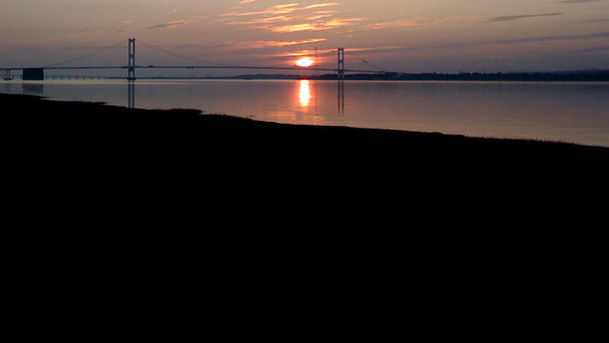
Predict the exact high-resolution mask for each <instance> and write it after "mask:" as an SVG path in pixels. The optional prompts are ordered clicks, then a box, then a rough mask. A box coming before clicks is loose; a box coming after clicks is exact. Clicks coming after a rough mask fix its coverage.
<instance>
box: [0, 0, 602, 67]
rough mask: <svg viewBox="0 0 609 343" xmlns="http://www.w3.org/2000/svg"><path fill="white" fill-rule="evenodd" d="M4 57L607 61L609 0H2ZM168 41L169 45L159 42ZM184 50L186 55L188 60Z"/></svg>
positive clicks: (0, 51) (447, 63) (372, 62)
mask: <svg viewBox="0 0 609 343" xmlns="http://www.w3.org/2000/svg"><path fill="white" fill-rule="evenodd" d="M0 8H1V9H0V66H25V65H47V64H51V63H53V62H57V61H63V60H66V59H70V58H72V57H78V56H83V55H87V54H90V53H93V52H96V51H99V50H100V49H102V48H104V47H108V46H113V45H117V44H118V43H121V42H125V47H124V49H123V48H120V47H117V48H115V49H108V50H107V51H104V53H100V54H99V55H95V56H94V57H91V58H90V59H86V58H85V59H79V60H76V61H74V62H73V63H71V64H77V65H84V64H90V63H94V64H107V65H112V64H126V56H125V55H126V41H127V39H128V38H132V37H133V38H136V39H137V42H138V46H137V47H138V50H137V52H138V55H137V58H138V64H161V63H180V62H181V63H182V64H196V61H210V62H213V63H217V64H247V65H256V66H289V65H293V64H294V63H295V61H296V60H297V59H298V57H299V56H309V57H312V56H313V55H314V54H315V53H314V51H315V48H316V47H317V48H318V51H319V52H318V54H319V61H318V64H319V65H320V66H324V67H335V64H336V57H335V55H332V54H331V52H330V50H332V49H336V48H337V47H345V49H346V55H347V68H357V69H383V70H391V71H402V72H458V71H486V72H494V71H505V72H507V71H532V70H540V71H546V70H567V69H593V68H596V69H609V0H376V1H373V0H334V1H332V0H330V1H324V0H291V1H277V0H243V1H240V0H3V1H2V5H1V6H0ZM163 51H166V52H167V53H163ZM187 58H191V60H190V61H189V60H188V59H187Z"/></svg>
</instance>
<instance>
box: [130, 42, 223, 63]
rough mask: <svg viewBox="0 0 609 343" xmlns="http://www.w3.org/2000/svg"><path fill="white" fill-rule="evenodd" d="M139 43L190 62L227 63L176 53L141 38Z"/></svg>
mask: <svg viewBox="0 0 609 343" xmlns="http://www.w3.org/2000/svg"><path fill="white" fill-rule="evenodd" d="M137 43H138V44H142V45H144V46H147V47H149V48H151V49H154V50H157V51H160V52H163V53H165V54H167V55H170V56H173V57H178V58H181V59H183V60H186V61H189V62H197V63H203V64H211V65H215V66H225V65H226V64H223V63H218V62H211V61H206V60H202V59H199V58H195V57H191V56H186V55H182V54H178V53H175V52H173V51H169V50H167V49H164V48H161V47H160V46H157V45H153V44H149V43H146V42H142V41H141V40H139V39H138V41H137Z"/></svg>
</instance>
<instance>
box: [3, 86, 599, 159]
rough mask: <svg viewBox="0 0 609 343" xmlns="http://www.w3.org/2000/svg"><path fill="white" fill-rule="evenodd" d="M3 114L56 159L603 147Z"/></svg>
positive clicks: (82, 110)
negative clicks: (67, 155) (70, 155)
mask: <svg viewBox="0 0 609 343" xmlns="http://www.w3.org/2000/svg"><path fill="white" fill-rule="evenodd" d="M0 102H1V103H2V104H3V107H4V108H5V109H6V108H8V109H9V110H8V111H5V113H4V114H3V121H4V123H5V124H4V125H3V128H4V130H5V131H6V132H7V133H8V134H9V135H10V134H15V135H16V137H17V141H13V144H15V145H13V147H14V148H19V149H22V148H28V147H29V148H31V149H33V151H39V150H40V149H58V150H57V151H56V152H57V153H62V154H63V153H74V154H78V155H79V156H81V157H87V156H88V155H89V154H99V153H102V154H104V153H112V154H118V155H125V154H128V153H129V152H131V153H135V154H136V155H137V156H143V155H155V154H160V153H166V154H169V155H172V156H173V155H174V154H175V155H178V154H196V155H197V156H199V157H201V158H207V157H211V156H217V157H227V156H229V155H227V154H242V155H243V156H247V157H249V158H253V157H255V156H259V157H273V158H287V159H298V158H299V156H301V155H302V157H305V156H306V157H309V158H327V159H330V160H334V158H353V159H365V158H381V157H385V158H388V159H394V160H401V159H410V158H413V157H425V158H436V157H438V158H440V157H449V158H454V157H455V156H463V157H476V158H477V157H480V158H484V157H492V158H498V157H502V156H503V157H514V156H521V155H523V156H526V155H528V156H532V155H535V154H555V155H556V156H580V155H588V156H596V155H598V156H603V157H606V156H607V154H608V153H609V149H607V148H601V147H590V146H581V145H575V144H564V143H554V142H540V141H532V140H509V139H488V138H470V137H465V136H461V135H446V134H440V133H420V132H408V131H396V130H379V129H357V128H347V127H325V126H304V125H287V124H276V123H269V122H261V121H255V120H250V119H245V118H238V117H231V116H224V115H208V114H204V115H202V114H201V112H200V111H198V110H182V109H175V110H143V109H127V108H124V107H117V106H109V105H104V104H100V103H85V102H59V101H49V100H45V99H42V98H39V97H34V96H23V95H0ZM565 154H566V155H565Z"/></svg>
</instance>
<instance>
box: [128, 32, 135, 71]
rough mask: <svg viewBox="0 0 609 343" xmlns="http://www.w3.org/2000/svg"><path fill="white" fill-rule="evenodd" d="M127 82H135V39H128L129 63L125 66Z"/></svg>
mask: <svg viewBox="0 0 609 343" xmlns="http://www.w3.org/2000/svg"><path fill="white" fill-rule="evenodd" d="M127 81H129V82H133V81H135V38H129V62H128V64H127Z"/></svg>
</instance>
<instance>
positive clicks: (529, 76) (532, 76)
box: [15, 70, 609, 82]
mask: <svg viewBox="0 0 609 343" xmlns="http://www.w3.org/2000/svg"><path fill="white" fill-rule="evenodd" d="M312 73H313V71H308V72H306V73H304V74H246V75H233V76H201V77H198V76H197V77H193V76H179V77H173V76H171V77H153V76H147V77H138V79H140V80H176V79H183V80H184V79H185V80H300V79H308V80H337V76H336V74H323V75H311V74H312ZM47 78H48V79H56V78H76V79H78V78H85V79H86V78H103V79H111V80H123V79H125V78H124V77H123V76H69V75H57V76H53V75H50V76H47ZM17 79H18V78H15V80H17ZM19 80H20V79H19ZM345 80H354V81H355V80H357V81H366V80H370V81H505V82H519V81H520V82H523V81H525V82H609V70H576V71H557V72H509V73H502V72H497V73H482V72H467V73H465V72H464V73H386V72H379V73H378V74H346V75H345Z"/></svg>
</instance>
